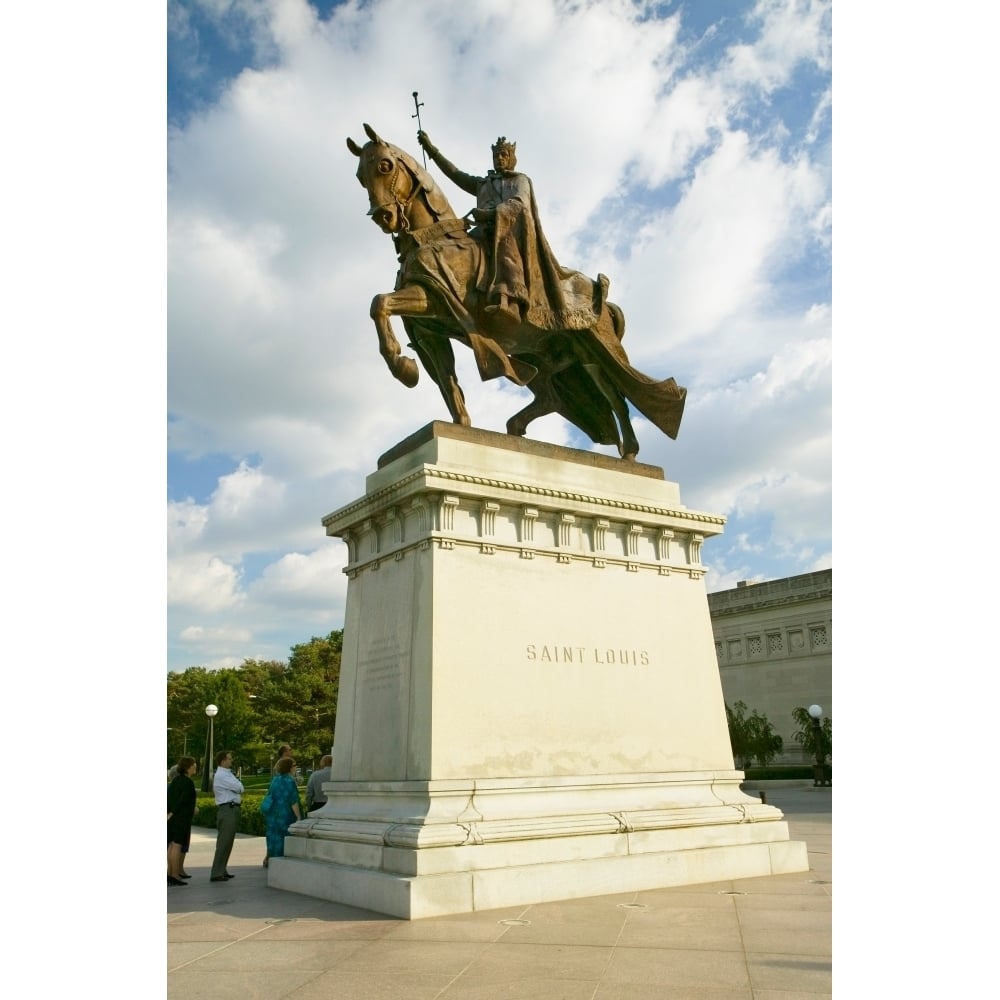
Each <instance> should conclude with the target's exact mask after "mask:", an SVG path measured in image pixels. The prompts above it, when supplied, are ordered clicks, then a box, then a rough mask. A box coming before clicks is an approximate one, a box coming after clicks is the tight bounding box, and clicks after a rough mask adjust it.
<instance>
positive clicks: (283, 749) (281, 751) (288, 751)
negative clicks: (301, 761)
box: [271, 743, 302, 785]
mask: <svg viewBox="0 0 1000 1000" xmlns="http://www.w3.org/2000/svg"><path fill="white" fill-rule="evenodd" d="M291 756H292V748H291V747H290V746H289V745H288V744H287V743H282V744H281V746H280V747H278V760H279V761H280V760H284V758H285V757H291ZM271 773H272V774H277V773H278V761H275V763H274V767H273V768H272V770H271ZM292 777H293V778H294V779H295V784H296V785H301V784H302V779H301V778H300V777H299V776H298V775H297V774H296V773H295V770H294V768H293V770H292Z"/></svg>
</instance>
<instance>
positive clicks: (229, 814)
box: [211, 750, 243, 882]
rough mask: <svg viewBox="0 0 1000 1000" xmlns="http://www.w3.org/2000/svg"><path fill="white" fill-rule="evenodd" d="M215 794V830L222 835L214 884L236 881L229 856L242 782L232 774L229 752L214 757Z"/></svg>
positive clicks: (214, 863)
mask: <svg viewBox="0 0 1000 1000" xmlns="http://www.w3.org/2000/svg"><path fill="white" fill-rule="evenodd" d="M215 766H216V771H215V780H214V781H213V782H212V788H213V791H214V792H215V806H216V812H217V818H216V826H217V827H218V830H219V834H218V836H217V837H216V840H215V857H214V858H213V859H212V876H211V878H212V881H213V882H225V881H226V880H227V879H231V878H235V877H236V876H235V875H230V874H229V872H228V871H227V869H226V866H227V865H228V864H229V855H230V854H232V853H233V844H234V843H235V842H236V831H237V830H238V829H239V827H240V803H241V802H242V801H243V782H242V781H240V779H239V778H237V777H236V775H235V774H233V770H232V768H233V755H232V753H231V752H230V751H229V750H220V751H219V753H217V754H216V756H215Z"/></svg>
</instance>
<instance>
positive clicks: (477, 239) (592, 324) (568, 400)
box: [347, 124, 687, 460]
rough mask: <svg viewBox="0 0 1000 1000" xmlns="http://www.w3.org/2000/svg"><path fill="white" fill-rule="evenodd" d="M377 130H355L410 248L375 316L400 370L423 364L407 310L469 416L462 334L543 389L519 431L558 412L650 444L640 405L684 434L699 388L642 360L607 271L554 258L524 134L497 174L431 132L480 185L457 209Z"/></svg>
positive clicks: (449, 167) (402, 244) (455, 173)
mask: <svg viewBox="0 0 1000 1000" xmlns="http://www.w3.org/2000/svg"><path fill="white" fill-rule="evenodd" d="M364 129H365V132H366V133H367V135H368V138H369V141H368V142H367V143H365V145H364V146H359V145H358V144H357V143H356V142H355V141H354V140H353V139H348V140H347V146H348V148H349V149H350V150H351V152H352V153H353V154H354V155H355V156H357V157H358V158H359V161H360V162H359V163H358V171H357V177H358V180H359V181H360V182H361V185H362V187H364V188H365V190H366V191H367V192H368V199H369V202H370V204H371V208H370V211H369V213H368V214H369V215H370V216H371V217H372V219H373V221H374V222H375V223H376V225H378V226H379V228H380V229H382V231H383V232H385V233H388V234H390V235H391V236H392V238H393V244H394V245H395V248H396V252H397V254H398V256H399V273H398V274H397V276H396V287H395V290H394V291H391V292H385V293H382V294H379V295H376V296H375V298H374V299H373V300H372V305H371V317H372V319H373V320H374V322H375V329H376V331H377V333H378V340H379V351H380V353H381V354H382V357H383V358H385V361H386V364H387V365H388V366H389V370H390V371H391V372H392V374H393V375H394V376H395V377H396V378H397V379H399V381H400V382H402V383H403V384H404V385H406V386H411V387H412V386H414V385H416V383H417V379H418V377H419V370H418V368H417V365H416V363H415V362H414V361H413V359H412V358H408V357H406V356H404V355H403V354H402V353H401V350H400V346H399V341H398V340H397V339H396V337H395V334H394V333H393V330H392V324H391V322H390V321H391V318H392V317H393V316H399V317H401V318H402V321H403V327H404V329H405V330H406V333H407V336H408V337H409V341H410V346H411V347H412V348H413V351H414V353H415V354H416V355H417V357H418V358H419V359H420V362H421V364H422V365H423V367H424V369H425V370H426V371H427V372H428V374H429V375H430V376H431V378H432V379H433V380H434V382H435V383H436V384H437V386H438V388H439V389H440V390H441V394H442V396H443V397H444V401H445V404H446V405H447V407H448V412H449V413H450V414H451V418H452V420H453V421H454V422H455V423H458V424H467V425H468V424H471V419H470V417H469V413H468V411H467V410H466V408H465V396H464V394H463V392H462V388H461V386H460V385H459V384H458V380H457V378H456V376H455V356H454V353H453V351H452V344H451V342H452V341H453V340H457V341H460V342H461V343H463V344H465V345H467V346H468V347H470V348H471V349H472V352H473V354H474V356H475V359H476V365H477V367H478V369H479V374H480V377H481V378H482V379H484V380H485V379H492V378H499V377H500V376H504V377H506V378H508V379H510V380H511V381H512V382H515V383H516V384H517V385H523V386H526V387H527V388H528V389H529V390H530V391H531V394H532V396H533V399H532V401H531V402H530V403H528V405H527V406H525V407H524V409H522V410H520V411H519V412H518V413H515V414H514V416H512V417H511V418H510V419H509V420H508V421H507V433H508V434H516V435H523V434H525V432H526V431H527V428H528V424H529V423H530V422H531V421H532V420H534V419H536V418H537V417H541V416H544V415H545V414H548V413H559V414H561V415H562V416H563V417H565V418H566V419H567V420H568V421H570V423H572V424H574V425H575V426H576V427H578V428H579V429H580V430H581V431H583V432H584V433H585V434H587V435H588V436H589V437H590V438H591V440H593V441H595V442H596V443H598V444H604V445H612V444H613V445H616V446H617V448H618V451H619V454H620V455H621V456H622V458H624V459H627V460H634V459H635V457H636V454H637V453H638V451H639V443H638V441H637V440H636V437H635V432H634V430H633V429H632V423H631V420H630V419H629V407H628V404H629V403H631V404H632V405H633V406H634V407H635V408H636V409H637V410H639V411H640V412H641V413H642V414H643V415H644V416H646V417H647V418H648V419H649V420H650V421H651V422H652V423H653V424H655V425H656V426H657V427H658V428H660V430H661V431H663V433H664V434H666V435H667V436H668V437H670V438H676V437H677V431H678V428H679V426H680V422H681V416H682V414H683V412H684V400H685V397H686V395H687V390H686V389H684V388H683V387H682V386H679V385H678V384H677V383H676V382H675V381H674V380H673V379H672V378H668V379H665V380H663V381H659V382H658V381H655V380H654V379H651V378H649V377H648V376H646V375H643V374H642V373H641V372H639V371H637V370H636V369H635V368H633V367H632V366H631V365H630V364H629V361H628V356H627V355H626V354H625V351H624V349H623V348H622V346H621V339H622V336H623V335H624V333H625V317H624V315H623V313H622V311H621V309H620V308H619V307H618V306H616V305H615V304H614V303H613V302H609V301H608V300H607V292H608V279H607V278H606V277H605V276H604V275H602V274H601V275H598V277H597V280H596V281H594V280H592V279H591V278H588V277H587V276H586V275H583V274H581V273H580V272H579V271H571V270H568V269H566V268H564V267H561V266H560V265H559V263H558V262H557V261H556V258H555V256H554V255H553V253H552V251H551V249H550V248H549V245H548V242H547V241H546V239H545V235H544V233H543V232H542V228H541V225H540V224H539V221H538V211H537V206H536V203H535V196H534V191H533V189H532V186H531V181H530V180H529V179H528V177H527V176H526V175H525V174H521V173H518V172H516V171H515V170H514V167H515V165H516V162H517V161H516V150H515V144H514V143H510V142H508V141H507V140H506V139H505V138H503V137H501V138H500V139H498V140H497V142H496V144H495V145H494V146H493V162H494V169H493V170H491V171H489V172H488V173H487V175H486V176H485V177H476V176H473V175H471V174H465V173H463V172H462V171H460V170H458V168H456V167H455V166H454V165H453V164H452V163H450V162H449V161H448V160H446V159H445V158H444V156H443V155H442V154H441V152H440V151H439V150H438V149H437V148H436V147H435V146H434V145H433V144H432V143H431V141H430V139H429V137H428V136H427V134H426V133H425V132H423V131H422V130H421V131H420V132H419V133H418V141H419V142H420V144H421V146H422V147H423V148H424V150H425V151H426V152H427V154H428V155H429V156H430V157H431V159H432V160H433V161H434V162H435V164H436V165H437V166H438V167H439V168H440V169H441V170H442V172H443V173H445V175H446V176H447V177H449V179H451V180H452V181H453V182H454V183H456V184H457V185H458V186H459V187H461V188H462V189H463V190H465V191H467V192H468V193H470V194H473V195H475V196H476V201H477V203H476V207H475V208H474V209H472V210H471V211H470V212H469V213H468V217H467V218H458V217H457V216H456V215H455V213H454V211H453V210H452V207H451V205H450V204H449V203H448V199H447V198H446V197H445V196H444V194H443V193H442V191H441V189H440V188H439V187H438V186H437V184H436V183H435V181H434V178H433V177H432V176H431V175H430V173H429V172H428V171H427V170H425V169H424V168H423V167H422V166H420V164H419V163H418V162H417V161H416V160H415V159H414V158H413V157H412V156H410V155H409V154H408V153H405V152H404V151H403V150H401V149H399V148H398V147H396V146H394V145H392V144H391V143H389V142H386V141H385V140H384V139H382V138H381V137H380V136H379V135H378V134H377V133H376V132H375V130H374V129H372V127H371V126H370V125H367V124H366V125H365V126H364Z"/></svg>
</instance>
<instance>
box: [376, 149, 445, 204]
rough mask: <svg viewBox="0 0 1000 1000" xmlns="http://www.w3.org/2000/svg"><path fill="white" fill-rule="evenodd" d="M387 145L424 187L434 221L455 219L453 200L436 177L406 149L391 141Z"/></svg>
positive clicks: (424, 193)
mask: <svg viewBox="0 0 1000 1000" xmlns="http://www.w3.org/2000/svg"><path fill="white" fill-rule="evenodd" d="M383 142H384V143H385V145H386V146H388V147H389V149H391V150H392V152H393V153H394V154H395V156H396V157H397V158H398V159H399V160H401V161H402V162H403V163H404V164H405V165H406V169H407V170H409V171H410V173H411V174H413V176H414V177H415V178H416V179H417V183H418V184H419V185H420V187H421V188H422V189H423V195H424V199H425V200H426V202H427V207H428V208H429V209H430V210H431V212H432V213H433V215H434V221H435V222H438V221H440V220H441V219H455V218H457V216H456V215H455V210H454V209H453V208H452V207H451V202H449V201H448V199H447V198H446V197H445V196H444V192H443V191H442V190H441V189H440V188H439V187H438V186H437V184H436V183H435V181H434V178H433V177H432V176H431V175H430V173H428V172H427V171H426V170H425V169H424V168H423V167H422V166H421V165H420V164H419V163H418V162H417V161H416V160H415V159H414V158H413V157H412V156H410V154H409V153H407V152H406V150H405V149H400V148H399V146H394V145H393V144H392V143H391V142H385V140H383Z"/></svg>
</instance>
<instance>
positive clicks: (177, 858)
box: [167, 757, 198, 885]
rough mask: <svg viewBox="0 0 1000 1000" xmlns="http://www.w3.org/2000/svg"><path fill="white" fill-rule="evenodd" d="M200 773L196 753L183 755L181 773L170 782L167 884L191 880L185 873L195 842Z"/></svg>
mask: <svg viewBox="0 0 1000 1000" xmlns="http://www.w3.org/2000/svg"><path fill="white" fill-rule="evenodd" d="M197 773H198V765H197V763H195V759H194V757H181V759H180V760H179V761H177V777H175V778H174V780H173V781H171V782H170V784H169V785H168V786H167V885H186V884H187V883H186V882H184V880H183V879H182V878H181V873H182V872H183V870H184V869H183V865H184V859H183V855H184V853H185V852H186V851H187V849H188V847H190V845H191V822H192V820H193V819H194V817H195V816H197V815H198V792H197V790H196V789H195V787H194V782H193V781H192V780H191V779H192V778H193V777H194V775H195V774H197Z"/></svg>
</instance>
